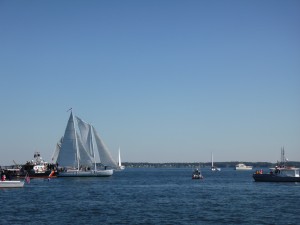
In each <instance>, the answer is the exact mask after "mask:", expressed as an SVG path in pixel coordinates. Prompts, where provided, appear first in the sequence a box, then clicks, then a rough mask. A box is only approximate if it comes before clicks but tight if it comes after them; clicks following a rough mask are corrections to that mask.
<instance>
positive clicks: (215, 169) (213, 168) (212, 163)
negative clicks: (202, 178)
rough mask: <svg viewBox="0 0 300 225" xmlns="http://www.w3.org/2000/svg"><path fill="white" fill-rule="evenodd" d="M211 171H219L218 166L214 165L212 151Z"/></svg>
mask: <svg viewBox="0 0 300 225" xmlns="http://www.w3.org/2000/svg"><path fill="white" fill-rule="evenodd" d="M211 171H221V169H220V168H217V167H216V166H214V156H213V153H211Z"/></svg>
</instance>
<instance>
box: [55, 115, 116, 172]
mask: <svg viewBox="0 0 300 225" xmlns="http://www.w3.org/2000/svg"><path fill="white" fill-rule="evenodd" d="M52 160H53V162H55V163H58V166H59V168H60V170H59V173H58V176H59V177H102V176H111V175H112V174H113V169H116V168H118V165H117V163H116V162H115V161H114V160H113V158H112V157H111V154H110V152H109V150H108V148H107V147H106V146H105V144H104V143H103V141H102V139H101V138H100V136H99V134H98V133H97V132H96V130H95V128H94V127H93V126H92V125H91V124H89V123H86V122H85V121H83V120H82V119H80V118H79V117H77V116H73V113H72V111H71V114H70V117H69V120H68V124H67V127H66V130H65V134H64V136H63V137H62V138H61V139H60V140H59V142H58V143H57V145H56V149H55V152H54V154H53V157H52ZM98 163H101V165H102V167H103V168H101V169H98V168H97V164H98Z"/></svg>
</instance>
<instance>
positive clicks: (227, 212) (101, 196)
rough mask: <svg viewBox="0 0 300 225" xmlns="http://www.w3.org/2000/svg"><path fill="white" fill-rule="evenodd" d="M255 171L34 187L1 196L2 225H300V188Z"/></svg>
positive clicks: (152, 172)
mask: <svg viewBox="0 0 300 225" xmlns="http://www.w3.org/2000/svg"><path fill="white" fill-rule="evenodd" d="M252 172H253V171H243V172H239V171H235V170H233V169H223V170H222V171H221V172H211V171H210V170H205V169H204V170H202V173H203V175H204V176H205V178H204V179H203V180H192V179H191V174H192V169H160V168H159V169H125V170H124V171H121V172H115V174H114V175H113V176H112V177H109V178H56V179H52V180H51V181H49V182H48V181H44V180H39V179H34V180H31V183H30V184H27V185H26V184H25V185H26V186H25V187H24V188H21V189H4V190H3V189H0V196H1V213H0V224H33V225H34V224H39V225H41V224H56V225H57V224H86V225H87V224H251V225H253V224H300V183H256V182H254V181H253V179H252V177H251V173H252Z"/></svg>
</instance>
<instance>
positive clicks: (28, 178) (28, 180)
mask: <svg viewBox="0 0 300 225" xmlns="http://www.w3.org/2000/svg"><path fill="white" fill-rule="evenodd" d="M25 181H26V183H27V184H29V183H30V177H29V176H28V173H26V176H25Z"/></svg>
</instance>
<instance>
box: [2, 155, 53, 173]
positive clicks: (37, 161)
mask: <svg viewBox="0 0 300 225" xmlns="http://www.w3.org/2000/svg"><path fill="white" fill-rule="evenodd" d="M3 173H4V174H5V175H6V176H7V177H9V178H23V177H25V176H29V177H30V178H49V177H56V175H57V169H56V165H55V164H51V163H47V162H45V161H44V160H43V159H42V157H41V155H40V153H39V152H35V153H34V158H33V160H31V161H28V162H26V163H25V164H24V165H21V166H18V167H17V168H7V169H5V170H4V171H3Z"/></svg>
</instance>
